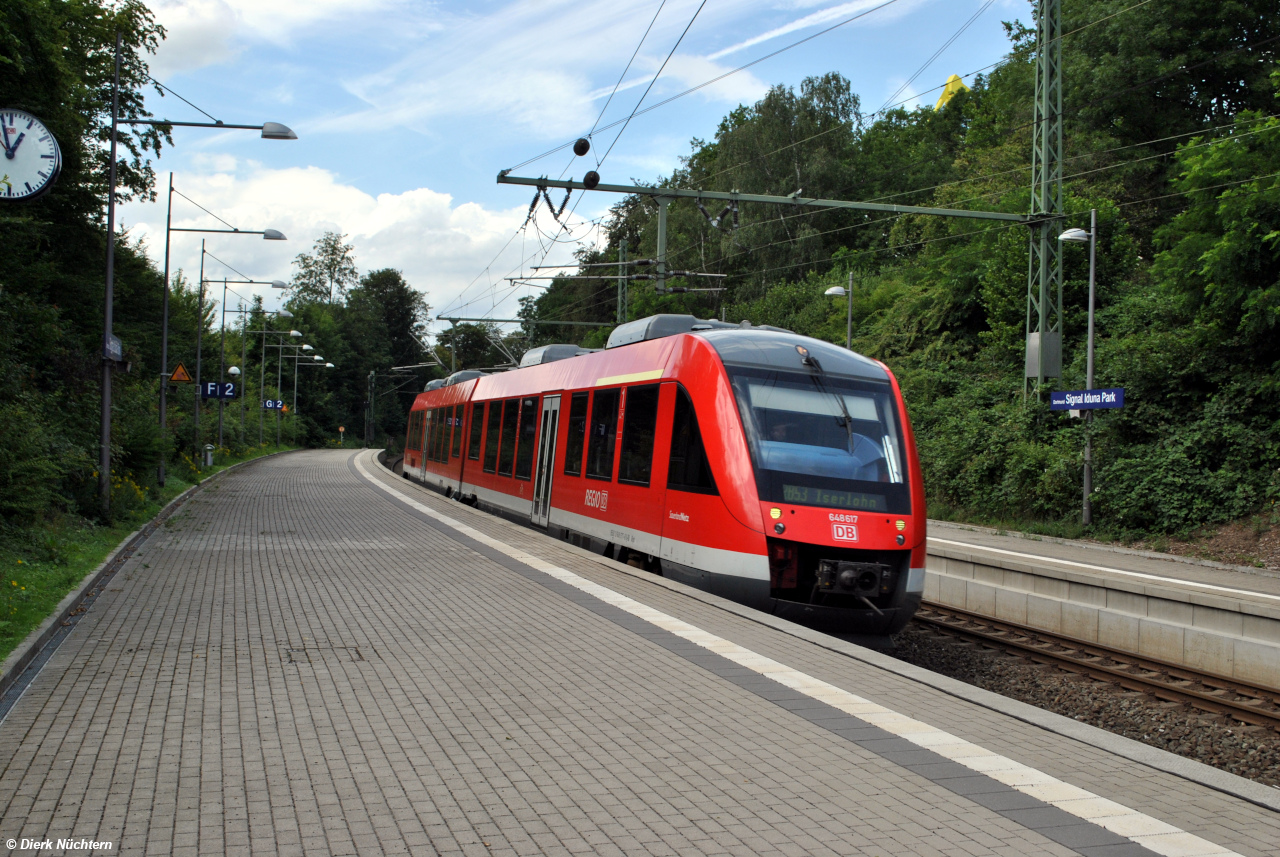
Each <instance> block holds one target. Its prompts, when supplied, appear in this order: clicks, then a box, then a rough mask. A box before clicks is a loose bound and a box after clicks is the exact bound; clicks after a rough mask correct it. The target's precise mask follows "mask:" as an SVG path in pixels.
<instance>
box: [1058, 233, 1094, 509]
mask: <svg viewBox="0 0 1280 857" xmlns="http://www.w3.org/2000/svg"><path fill="white" fill-rule="evenodd" d="M1058 240H1059V241H1074V242H1077V243H1084V242H1085V241H1088V242H1089V341H1088V343H1089V344H1088V346H1087V351H1086V356H1085V382H1084V384H1085V388H1086V389H1088V390H1092V389H1093V301H1094V271H1095V269H1096V264H1097V258H1098V209H1096V208H1091V209H1089V231H1088V232H1085V231H1084V230H1083V229H1079V228H1076V229H1068V230H1067V231H1066V232H1063V233H1062V234H1061V235H1059V236H1058ZM1092 431H1093V411H1092V410H1088V411H1085V415H1084V505H1083V507H1082V509H1081V518H1082V520H1083V521H1084V525H1085V526H1086V527H1087V526H1089V525H1090V524H1092V523H1093V508H1092V504H1091V502H1090V498H1089V495H1090V494H1092V493H1093V435H1092Z"/></svg>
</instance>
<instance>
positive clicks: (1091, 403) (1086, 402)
mask: <svg viewBox="0 0 1280 857" xmlns="http://www.w3.org/2000/svg"><path fill="white" fill-rule="evenodd" d="M1123 407H1124V387H1112V388H1110V389H1107V390H1063V391H1062V392H1058V393H1050V394H1049V409H1050V410H1053V411H1093V410H1098V409H1100V408H1123Z"/></svg>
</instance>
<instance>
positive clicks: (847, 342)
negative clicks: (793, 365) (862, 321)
mask: <svg viewBox="0 0 1280 857" xmlns="http://www.w3.org/2000/svg"><path fill="white" fill-rule="evenodd" d="M823 294H825V295H831V296H832V297H836V298H848V301H847V303H848V305H849V308H848V312H847V319H846V321H845V329H844V347H845V348H847V349H849V350H850V351H852V350H853V271H850V272H849V288H847V289H846V288H844V287H843V286H832V287H831V288H829V289H827V290H826V291H825V292H823Z"/></svg>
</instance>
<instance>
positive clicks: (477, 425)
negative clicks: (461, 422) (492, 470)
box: [467, 402, 484, 461]
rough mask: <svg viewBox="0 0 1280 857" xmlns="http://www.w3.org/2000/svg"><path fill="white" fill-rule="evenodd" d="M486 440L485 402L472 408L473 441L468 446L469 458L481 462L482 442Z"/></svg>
mask: <svg viewBox="0 0 1280 857" xmlns="http://www.w3.org/2000/svg"><path fill="white" fill-rule="evenodd" d="M483 439H484V402H476V403H475V404H474V405H472V406H471V440H470V442H469V443H468V444H467V458H470V459H471V460H472V461H479V460H480V441H481V440H483Z"/></svg>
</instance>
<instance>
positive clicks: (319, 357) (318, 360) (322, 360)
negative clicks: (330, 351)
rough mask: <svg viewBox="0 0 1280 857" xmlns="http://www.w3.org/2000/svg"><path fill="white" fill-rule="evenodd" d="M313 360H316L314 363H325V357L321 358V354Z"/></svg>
mask: <svg viewBox="0 0 1280 857" xmlns="http://www.w3.org/2000/svg"><path fill="white" fill-rule="evenodd" d="M311 359H312V360H314V361H316V362H317V363H323V362H324V358H323V357H321V356H320V355H319V354H317V355H316V356H314V357H312V358H311Z"/></svg>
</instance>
